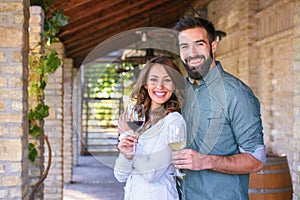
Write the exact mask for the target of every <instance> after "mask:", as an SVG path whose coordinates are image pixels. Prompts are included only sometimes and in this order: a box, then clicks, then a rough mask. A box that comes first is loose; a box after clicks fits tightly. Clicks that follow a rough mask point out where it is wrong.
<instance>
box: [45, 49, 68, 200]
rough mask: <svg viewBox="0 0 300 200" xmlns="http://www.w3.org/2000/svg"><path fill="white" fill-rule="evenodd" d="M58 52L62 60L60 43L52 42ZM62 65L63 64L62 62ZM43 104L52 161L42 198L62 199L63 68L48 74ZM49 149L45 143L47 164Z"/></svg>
mask: <svg viewBox="0 0 300 200" xmlns="http://www.w3.org/2000/svg"><path fill="white" fill-rule="evenodd" d="M50 48H53V49H55V50H56V51H57V52H58V53H59V57H60V58H61V60H63V57H64V47H63V45H62V43H53V44H51V47H50ZM62 66H63V64H62ZM45 104H47V105H48V106H49V116H48V117H47V118H46V119H45V126H44V130H45V134H46V135H47V136H48V138H49V142H50V144H51V148H52V163H51V168H50V171H49V174H48V177H47V179H45V182H44V183H45V187H44V199H45V200H48V199H54V200H58V199H62V197H63V183H64V181H63V70H62V67H59V68H58V69H57V70H56V72H55V73H54V74H51V75H49V79H48V83H47V86H46V90H45ZM48 154H49V151H48V147H47V146H46V145H45V154H44V156H45V163H44V165H45V166H47V164H48V158H49V156H48Z"/></svg>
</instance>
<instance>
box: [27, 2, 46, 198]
mask: <svg viewBox="0 0 300 200" xmlns="http://www.w3.org/2000/svg"><path fill="white" fill-rule="evenodd" d="M44 18H45V17H44V11H43V9H42V8H41V7H39V6H31V7H30V20H29V27H30V29H29V42H30V43H29V46H30V48H31V49H32V51H33V52H34V53H36V54H39V53H41V43H42V32H43V29H44ZM31 73H34V72H32V71H29V74H31ZM29 84H30V82H29ZM33 97H34V96H33ZM33 97H30V98H28V103H29V109H34V108H35V106H36V105H37V103H38V102H37V99H35V98H33ZM29 142H31V143H33V144H35V145H36V149H37V151H38V154H37V157H36V159H35V162H34V163H32V162H31V161H29V174H30V186H33V185H34V184H36V183H37V182H38V181H39V179H40V178H41V176H42V174H43V172H44V140H43V138H42V137H39V138H37V139H36V138H33V137H30V136H29ZM43 190H44V184H43V183H42V184H41V185H40V186H39V188H38V189H37V190H36V191H35V192H34V198H35V200H38V199H43V198H44V197H43Z"/></svg>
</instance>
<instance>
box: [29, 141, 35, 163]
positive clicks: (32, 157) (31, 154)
mask: <svg viewBox="0 0 300 200" xmlns="http://www.w3.org/2000/svg"><path fill="white" fill-rule="evenodd" d="M36 156H37V150H36V148H35V145H34V144H32V143H29V144H28V159H29V160H30V161H31V162H34V161H35V158H36Z"/></svg>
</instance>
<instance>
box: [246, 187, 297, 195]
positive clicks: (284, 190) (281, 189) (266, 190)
mask: <svg viewBox="0 0 300 200" xmlns="http://www.w3.org/2000/svg"><path fill="white" fill-rule="evenodd" d="M289 191H292V187H291V186H290V187H286V188H278V189H249V190H248V193H250V194H257V193H265V194H269V193H279V192H289Z"/></svg>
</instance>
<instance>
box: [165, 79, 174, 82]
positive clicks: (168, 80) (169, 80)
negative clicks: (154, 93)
mask: <svg viewBox="0 0 300 200" xmlns="http://www.w3.org/2000/svg"><path fill="white" fill-rule="evenodd" d="M171 82H172V80H171V79H165V80H164V83H171Z"/></svg>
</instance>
